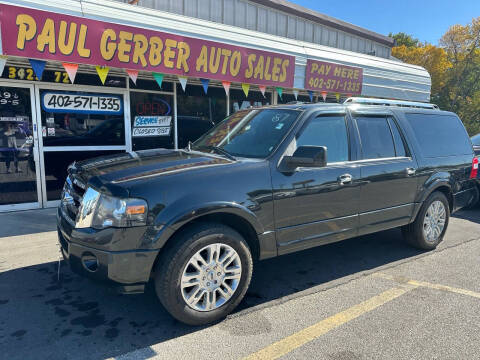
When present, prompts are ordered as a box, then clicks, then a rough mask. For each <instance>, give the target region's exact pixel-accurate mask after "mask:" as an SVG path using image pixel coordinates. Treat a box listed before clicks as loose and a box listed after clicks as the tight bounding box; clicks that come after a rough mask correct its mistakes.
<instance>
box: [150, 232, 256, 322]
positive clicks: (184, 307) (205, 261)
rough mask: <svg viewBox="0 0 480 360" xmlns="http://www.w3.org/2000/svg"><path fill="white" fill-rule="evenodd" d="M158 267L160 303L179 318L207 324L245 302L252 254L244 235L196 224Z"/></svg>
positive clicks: (168, 250) (250, 272) (169, 249)
mask: <svg viewBox="0 0 480 360" xmlns="http://www.w3.org/2000/svg"><path fill="white" fill-rule="evenodd" d="M172 241H174V243H172V246H171V247H169V248H168V249H166V251H165V253H164V254H163V255H162V257H161V258H160V259H159V262H158V264H157V267H156V269H155V289H156V292H157V295H158V297H159V299H160V302H161V303H162V304H163V306H164V307H165V308H166V309H167V311H168V312H169V313H170V314H171V315H172V316H173V317H175V318H176V319H177V320H179V321H182V322H184V323H187V324H190V325H203V324H208V323H212V322H215V321H217V320H220V319H222V318H224V317H225V316H227V315H228V314H229V313H230V312H232V311H233V310H234V309H235V307H236V306H237V305H238V304H239V303H240V301H241V300H242V299H243V297H244V295H245V293H246V291H247V289H248V286H249V284H250V279H251V277H252V270H253V264H252V256H251V253H250V249H249V247H248V245H247V243H246V241H245V240H244V239H243V237H242V236H241V235H240V234H239V233H238V232H236V231H235V230H233V229H232V228H230V227H227V226H224V225H222V224H214V223H202V224H196V225H193V226H191V227H190V228H188V229H187V230H186V231H183V232H182V233H181V234H180V235H179V236H176V237H175V238H174V239H172Z"/></svg>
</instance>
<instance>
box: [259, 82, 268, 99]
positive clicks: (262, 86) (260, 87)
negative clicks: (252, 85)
mask: <svg viewBox="0 0 480 360" xmlns="http://www.w3.org/2000/svg"><path fill="white" fill-rule="evenodd" d="M258 88H259V89H260V91H261V92H262V95H263V97H265V90H267V87H266V86H265V85H258Z"/></svg>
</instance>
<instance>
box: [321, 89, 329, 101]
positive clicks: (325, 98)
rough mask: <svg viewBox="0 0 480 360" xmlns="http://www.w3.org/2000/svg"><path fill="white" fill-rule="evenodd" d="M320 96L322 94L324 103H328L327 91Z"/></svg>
mask: <svg viewBox="0 0 480 360" xmlns="http://www.w3.org/2000/svg"><path fill="white" fill-rule="evenodd" d="M320 94H322V99H323V102H325V101H327V92H326V91H322V92H321V93H320Z"/></svg>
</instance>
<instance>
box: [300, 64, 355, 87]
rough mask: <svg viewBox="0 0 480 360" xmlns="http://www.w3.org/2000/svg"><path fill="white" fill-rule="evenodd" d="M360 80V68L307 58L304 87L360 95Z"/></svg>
mask: <svg viewBox="0 0 480 360" xmlns="http://www.w3.org/2000/svg"><path fill="white" fill-rule="evenodd" d="M362 82H363V69H362V68H359V67H353V66H346V65H340V64H334V63H329V62H325V61H316V60H307V70H306V72H305V89H308V90H313V91H326V92H330V93H342V94H352V95H360V94H361V93H362Z"/></svg>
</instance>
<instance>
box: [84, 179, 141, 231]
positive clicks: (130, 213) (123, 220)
mask: <svg viewBox="0 0 480 360" xmlns="http://www.w3.org/2000/svg"><path fill="white" fill-rule="evenodd" d="M146 224H147V202H146V201H145V200H142V199H119V198H116V197H112V196H108V195H104V194H101V193H99V192H98V191H96V190H94V189H92V188H90V187H89V188H88V189H87V191H86V192H85V194H84V196H83V200H82V205H81V206H80V209H79V212H78V216H77V221H76V226H75V227H77V228H87V227H92V228H95V229H104V228H107V227H131V226H142V225H146Z"/></svg>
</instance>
